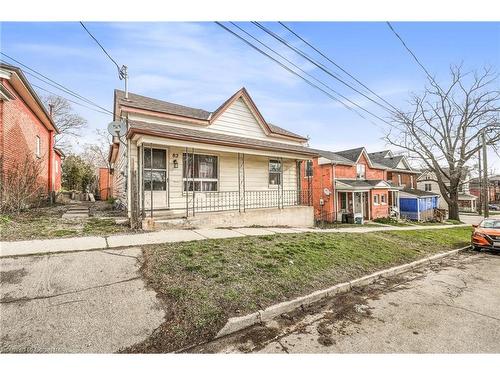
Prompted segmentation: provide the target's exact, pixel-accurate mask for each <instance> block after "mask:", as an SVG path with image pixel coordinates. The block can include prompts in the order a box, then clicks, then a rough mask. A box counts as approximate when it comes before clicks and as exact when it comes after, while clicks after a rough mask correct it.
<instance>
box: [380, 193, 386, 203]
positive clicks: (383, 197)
mask: <svg viewBox="0 0 500 375" xmlns="http://www.w3.org/2000/svg"><path fill="white" fill-rule="evenodd" d="M380 202H381V203H382V204H386V203H387V201H386V197H385V194H380Z"/></svg>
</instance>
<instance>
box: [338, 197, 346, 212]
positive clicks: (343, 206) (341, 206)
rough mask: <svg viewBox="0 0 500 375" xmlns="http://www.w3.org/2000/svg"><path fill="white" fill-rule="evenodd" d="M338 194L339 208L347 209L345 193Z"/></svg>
mask: <svg viewBox="0 0 500 375" xmlns="http://www.w3.org/2000/svg"><path fill="white" fill-rule="evenodd" d="M339 194H340V209H341V210H347V193H339Z"/></svg>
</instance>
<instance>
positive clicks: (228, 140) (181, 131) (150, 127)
mask: <svg viewBox="0 0 500 375" xmlns="http://www.w3.org/2000/svg"><path fill="white" fill-rule="evenodd" d="M129 126H130V128H129V131H128V133H127V137H128V138H131V137H132V136H133V135H134V134H148V135H157V136H161V137H167V138H172V139H180V140H186V141H194V142H202V143H209V144H217V145H222V146H230V147H247V148H250V149H257V150H270V151H280V152H290V153H300V154H304V155H307V156H310V157H314V156H317V153H316V152H315V151H314V150H312V149H310V148H308V147H304V146H299V145H291V144H287V143H279V142H275V141H265V140H260V139H254V138H244V137H238V136H233V135H228V134H223V133H214V132H207V131H204V130H201V129H200V130H198V129H192V128H186V127H180V126H170V125H161V126H156V124H151V123H149V122H143V121H135V120H130V121H129Z"/></svg>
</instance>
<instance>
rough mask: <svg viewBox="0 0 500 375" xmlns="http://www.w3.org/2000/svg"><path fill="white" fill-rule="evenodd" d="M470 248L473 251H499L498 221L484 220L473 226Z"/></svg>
mask: <svg viewBox="0 0 500 375" xmlns="http://www.w3.org/2000/svg"><path fill="white" fill-rule="evenodd" d="M473 227H474V231H473V232H472V237H471V246H472V248H473V249H475V250H480V249H490V250H500V219H484V220H483V221H481V223H480V224H479V225H473Z"/></svg>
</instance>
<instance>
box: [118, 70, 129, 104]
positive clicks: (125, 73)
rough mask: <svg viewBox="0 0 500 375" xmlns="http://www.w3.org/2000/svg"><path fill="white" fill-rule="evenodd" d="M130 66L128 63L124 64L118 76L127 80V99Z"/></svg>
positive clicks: (126, 97)
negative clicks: (128, 66)
mask: <svg viewBox="0 0 500 375" xmlns="http://www.w3.org/2000/svg"><path fill="white" fill-rule="evenodd" d="M127 70H128V68H127V65H122V67H121V68H120V70H119V71H118V77H119V78H120V80H122V79H123V80H124V81H125V99H128V71H127Z"/></svg>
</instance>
